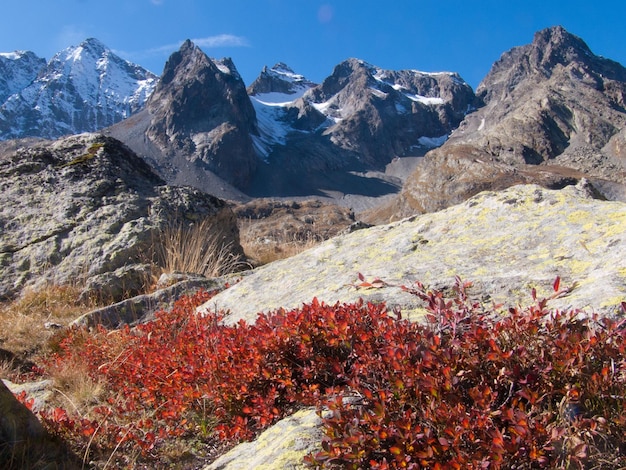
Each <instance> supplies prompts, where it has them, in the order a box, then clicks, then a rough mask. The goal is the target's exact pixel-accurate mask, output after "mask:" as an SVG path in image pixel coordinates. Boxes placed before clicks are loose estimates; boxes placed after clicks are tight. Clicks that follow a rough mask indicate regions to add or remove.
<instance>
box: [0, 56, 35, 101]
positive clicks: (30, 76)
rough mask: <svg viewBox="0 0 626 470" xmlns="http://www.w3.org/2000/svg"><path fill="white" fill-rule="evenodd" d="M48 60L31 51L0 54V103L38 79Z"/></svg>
mask: <svg viewBox="0 0 626 470" xmlns="http://www.w3.org/2000/svg"><path fill="white" fill-rule="evenodd" d="M45 66H46V60H45V59H42V58H41V57H37V56H36V55H35V54H34V53H32V52H29V51H15V52H6V53H0V103H4V101H5V100H6V99H7V98H8V97H9V96H11V95H13V94H15V93H19V92H20V91H21V90H22V89H24V88H26V87H27V86H28V85H30V83H31V82H32V81H33V80H35V78H37V75H38V74H39V72H40V71H41V70H43V68H44V67H45Z"/></svg>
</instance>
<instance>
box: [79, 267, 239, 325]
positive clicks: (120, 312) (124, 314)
mask: <svg viewBox="0 0 626 470" xmlns="http://www.w3.org/2000/svg"><path fill="white" fill-rule="evenodd" d="M164 276H165V275H162V276H161V278H163V277H164ZM166 277H168V276H166ZM173 277H174V278H175V279H176V278H178V277H179V276H173ZM159 281H161V279H159ZM226 282H227V281H226V280H225V279H224V278H210V279H208V278H205V277H202V276H193V275H191V276H190V275H182V274H181V275H180V279H179V280H177V281H176V282H174V283H173V284H172V285H157V290H156V292H153V293H151V294H142V295H138V296H135V297H131V298H130V299H125V300H122V301H120V302H117V303H114V304H111V305H107V306H106V307H101V308H98V309H96V310H93V311H91V312H88V313H86V314H84V315H82V316H80V317H79V318H77V319H76V320H74V321H73V322H72V324H74V325H80V326H86V327H88V328H91V327H95V326H96V325H101V326H103V327H105V328H119V327H121V326H122V325H136V324H138V323H145V322H148V321H151V320H154V314H155V313H156V312H158V311H162V310H169V309H171V308H172V307H173V306H174V303H175V301H176V300H178V299H179V298H180V297H182V296H183V295H193V294H195V293H196V292H198V291H199V290H201V289H202V290H205V291H207V292H210V291H212V290H222V289H224V287H225V284H226ZM159 284H160V282H159Z"/></svg>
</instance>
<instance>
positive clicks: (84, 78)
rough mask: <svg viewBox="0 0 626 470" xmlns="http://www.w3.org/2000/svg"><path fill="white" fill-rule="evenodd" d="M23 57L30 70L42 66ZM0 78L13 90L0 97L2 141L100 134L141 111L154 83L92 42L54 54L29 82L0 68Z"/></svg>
mask: <svg viewBox="0 0 626 470" xmlns="http://www.w3.org/2000/svg"><path fill="white" fill-rule="evenodd" d="M31 54H32V53H31ZM22 57H23V58H24V59H25V58H29V61H30V62H32V64H31V67H33V71H34V67H35V66H36V65H38V64H40V62H39V60H37V59H36V58H35V57H31V56H30V55H28V54H24V55H23V56H22ZM40 60H43V59H40ZM26 75H28V77H27V76H26ZM0 76H2V77H3V78H4V79H6V80H11V87H12V90H11V91H12V93H11V94H10V95H9V96H7V97H6V98H5V99H0V140H6V139H15V138H23V137H44V138H57V137H60V136H62V135H67V134H78V133H81V132H92V131H97V130H100V129H102V128H104V127H107V126H110V125H112V124H114V123H116V122H119V121H121V120H123V119H125V118H127V117H129V116H130V115H131V114H133V113H135V112H136V111H138V110H139V109H141V108H142V107H143V106H144V103H145V102H146V99H147V98H148V96H149V95H150V93H151V92H152V90H153V89H154V87H155V85H156V82H157V77H156V76H155V75H154V74H152V73H151V72H149V71H147V70H145V69H144V68H142V67H140V66H138V65H135V64H132V63H130V62H128V61H126V60H123V59H121V58H120V57H118V56H117V55H115V54H114V53H113V52H111V50H110V49H108V48H107V47H106V46H105V45H104V44H102V43H101V42H100V41H98V40H97V39H93V38H90V39H87V40H85V41H83V42H82V43H81V44H79V45H78V46H76V47H70V48H68V49H65V50H64V51H61V52H59V53H58V54H56V55H55V56H54V57H53V58H52V59H51V60H50V61H49V62H48V63H47V64H45V66H44V67H42V68H41V69H40V70H39V71H38V73H35V76H34V77H32V78H31V80H29V81H26V79H27V78H29V77H31V76H32V72H30V73H28V74H21V75H20V76H19V77H17V78H18V79H11V78H10V76H6V77H5V76H4V75H3V74H2V70H1V69H0ZM0 93H2V84H0ZM1 97H2V95H1V94H0V98H1Z"/></svg>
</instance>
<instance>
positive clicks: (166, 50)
mask: <svg viewBox="0 0 626 470" xmlns="http://www.w3.org/2000/svg"><path fill="white" fill-rule="evenodd" d="M183 42H184V41H179V42H177V43H175V44H165V45H163V46H158V47H154V48H152V49H148V50H147V51H144V52H143V55H159V54H170V53H172V52H174V51H175V50H177V49H179V48H180V46H181V45H182V44H183ZM191 42H193V43H194V44H195V45H196V46H198V47H204V48H208V49H212V48H216V47H248V46H249V45H250V44H249V43H248V40H247V39H246V38H244V37H242V36H235V35H233V34H219V35H217V36H208V37H206V38H196V39H192V40H191Z"/></svg>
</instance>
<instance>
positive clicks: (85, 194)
mask: <svg viewBox="0 0 626 470" xmlns="http://www.w3.org/2000/svg"><path fill="white" fill-rule="evenodd" d="M21 144H23V142H20V141H10V142H6V143H4V144H2V146H0V299H6V298H9V297H12V296H14V295H16V294H18V293H19V292H20V291H21V290H22V289H23V288H24V287H26V286H35V287H36V286H37V285H41V283H45V282H52V283H57V284H64V283H67V282H78V283H82V284H84V285H86V286H87V287H86V289H87V290H89V289H92V290H93V289H95V290H97V292H96V293H98V294H100V295H102V296H103V297H105V298H107V297H109V298H112V299H119V298H120V297H122V296H124V295H128V294H133V293H136V292H139V291H141V290H142V289H143V288H144V287H145V283H146V281H147V280H148V278H149V276H150V274H151V272H150V265H151V264H152V262H153V260H152V259H151V257H150V253H151V251H152V249H153V247H154V243H155V240H156V239H158V237H157V235H158V233H160V232H162V231H163V230H165V229H166V228H167V227H168V224H171V223H175V221H188V222H193V221H199V220H202V219H209V218H210V219H212V220H214V221H215V224H216V226H217V227H219V228H220V230H221V236H222V237H223V239H224V242H225V245H229V244H230V245H231V246H232V250H233V253H234V254H236V255H241V247H240V245H239V239H238V230H237V228H236V222H235V217H234V215H233V213H232V211H231V210H230V209H228V208H227V206H226V204H225V203H224V202H223V201H221V200H219V199H217V198H215V197H212V196H208V195H206V194H204V193H202V192H200V191H198V190H196V189H191V188H185V187H171V186H166V185H165V183H164V182H163V180H161V179H160V178H159V177H158V176H156V175H155V174H154V173H153V171H152V170H151V169H150V167H149V166H148V165H147V164H146V163H145V162H144V161H143V160H141V159H140V158H138V157H137V156H136V155H135V154H133V153H132V152H131V151H130V150H129V149H128V148H127V147H125V146H124V145H123V144H121V143H120V142H118V141H116V140H114V139H112V138H109V137H104V136H101V135H95V134H83V135H78V136H74V137H69V138H65V139H61V140H58V141H55V142H42V143H38V144H31V145H24V146H20V145H21Z"/></svg>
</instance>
